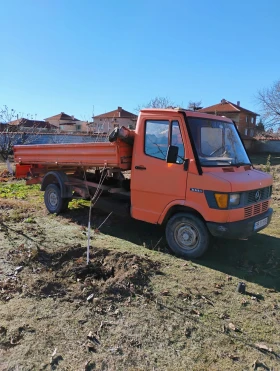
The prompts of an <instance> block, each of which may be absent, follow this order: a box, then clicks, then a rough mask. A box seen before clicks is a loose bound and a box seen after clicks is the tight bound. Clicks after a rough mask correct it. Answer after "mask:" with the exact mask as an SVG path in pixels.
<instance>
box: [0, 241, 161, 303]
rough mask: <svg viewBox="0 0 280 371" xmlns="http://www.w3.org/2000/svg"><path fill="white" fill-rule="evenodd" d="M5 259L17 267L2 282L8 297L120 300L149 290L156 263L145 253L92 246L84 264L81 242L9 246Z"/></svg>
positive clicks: (146, 292)
mask: <svg viewBox="0 0 280 371" xmlns="http://www.w3.org/2000/svg"><path fill="white" fill-rule="evenodd" d="M8 259H9V260H10V261H11V262H12V263H13V264H14V265H16V266H17V267H18V268H17V270H15V273H14V275H12V276H11V277H9V278H7V279H6V280H5V281H3V282H1V287H2V291H3V292H2V296H0V299H2V300H4V301H7V300H9V299H10V298H11V297H12V296H13V295H14V294H15V293H20V294H21V295H23V296H25V297H30V296H31V297H36V298H40V299H43V298H47V297H60V298H64V299H65V300H69V301H71V302H73V301H74V300H78V301H82V302H85V303H86V302H89V301H93V300H94V298H101V297H103V298H105V300H106V301H108V300H110V299H116V298H118V300H123V299H125V298H127V297H128V296H134V295H137V294H138V295H143V294H147V295H148V294H149V295H150V294H151V289H150V287H149V280H150V277H151V275H153V274H157V273H159V272H158V269H159V263H156V262H154V261H152V260H150V259H147V258H145V257H139V256H136V255H133V254H129V253H125V252H114V251H111V250H108V249H97V248H91V253H90V263H89V264H88V265H86V248H85V247H82V246H81V245H80V244H78V245H77V246H68V247H67V248H64V249H59V250H58V251H56V252H51V251H47V250H45V249H33V250H31V249H30V248H25V246H20V247H19V248H18V249H14V250H10V252H9V253H8Z"/></svg>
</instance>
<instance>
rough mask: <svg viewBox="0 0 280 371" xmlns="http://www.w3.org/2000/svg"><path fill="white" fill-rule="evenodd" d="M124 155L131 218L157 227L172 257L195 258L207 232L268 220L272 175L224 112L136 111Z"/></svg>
mask: <svg viewBox="0 0 280 371" xmlns="http://www.w3.org/2000/svg"><path fill="white" fill-rule="evenodd" d="M132 156H133V157H132V166H131V186H130V188H131V216H132V217H133V218H135V219H139V220H143V221H146V222H149V223H154V224H164V225H165V228H166V238H167V242H168V244H169V246H170V247H171V249H172V250H173V251H174V252H175V253H176V254H177V255H181V256H184V257H188V258H192V257H194V258H196V257H199V256H201V255H202V254H203V253H204V252H205V250H206V249H207V247H208V245H209V236H210V235H213V236H216V237H224V238H236V239H239V238H246V237H248V236H250V235H252V234H254V233H256V232H258V231H260V230H261V229H263V228H265V227H266V226H267V225H268V224H269V223H270V220H271V217H272V212H273V211H272V209H271V208H270V198H271V193H272V177H271V176H270V175H269V174H267V173H264V172H261V171H258V170H256V169H254V167H253V165H252V163H251V161H250V159H249V157H248V154H247V152H246V150H245V147H244V145H243V142H242V140H241V137H240V135H239V133H238V130H237V128H236V125H235V124H234V122H233V121H232V120H230V119H228V118H226V117H221V116H214V115H209V114H205V113H199V112H193V111H187V110H180V109H178V110H176V109H146V110H142V111H141V112H140V115H139V117H138V122H137V126H136V130H135V135H134V144H133V154H132Z"/></svg>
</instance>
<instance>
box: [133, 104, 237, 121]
mask: <svg viewBox="0 0 280 371" xmlns="http://www.w3.org/2000/svg"><path fill="white" fill-rule="evenodd" d="M140 112H141V113H143V114H152V113H154V114H163V115H166V114H167V115H172V114H174V113H175V112H176V113H182V112H185V114H186V116H187V117H199V118H204V119H212V120H219V121H226V122H232V120H231V119H229V118H228V117H225V116H218V115H213V114H209V113H202V112H198V111H191V110H187V109H184V108H180V107H178V108H144V109H141V111H140Z"/></svg>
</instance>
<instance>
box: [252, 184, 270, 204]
mask: <svg viewBox="0 0 280 371" xmlns="http://www.w3.org/2000/svg"><path fill="white" fill-rule="evenodd" d="M258 191H259V192H260V197H259V199H258V198H256V194H257V192H258ZM271 191H272V186H270V187H265V188H260V189H255V190H254V191H249V192H246V194H245V205H249V204H253V203H256V202H258V201H261V200H266V199H267V198H269V197H270V196H271Z"/></svg>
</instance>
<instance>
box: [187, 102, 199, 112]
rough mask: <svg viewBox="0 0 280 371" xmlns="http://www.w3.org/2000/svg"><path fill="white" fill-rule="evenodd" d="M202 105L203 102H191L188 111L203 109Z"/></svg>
mask: <svg viewBox="0 0 280 371" xmlns="http://www.w3.org/2000/svg"><path fill="white" fill-rule="evenodd" d="M201 103H202V101H201V100H200V101H197V102H193V101H189V105H188V109H189V110H191V111H197V110H199V109H201V108H203V107H202V106H201Z"/></svg>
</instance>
